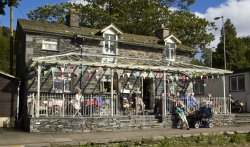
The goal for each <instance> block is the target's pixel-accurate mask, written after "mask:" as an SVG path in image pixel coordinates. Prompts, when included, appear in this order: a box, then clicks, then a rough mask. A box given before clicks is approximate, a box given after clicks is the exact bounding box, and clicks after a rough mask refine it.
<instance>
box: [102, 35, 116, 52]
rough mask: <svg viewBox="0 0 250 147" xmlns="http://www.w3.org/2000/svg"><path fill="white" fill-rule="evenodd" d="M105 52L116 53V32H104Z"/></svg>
mask: <svg viewBox="0 0 250 147" xmlns="http://www.w3.org/2000/svg"><path fill="white" fill-rule="evenodd" d="M104 42H105V45H104V52H103V53H104V54H112V55H115V54H116V48H117V36H116V35H115V34H104Z"/></svg>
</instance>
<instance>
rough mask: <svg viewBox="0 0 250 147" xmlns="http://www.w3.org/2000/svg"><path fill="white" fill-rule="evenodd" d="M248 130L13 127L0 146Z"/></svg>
mask: <svg viewBox="0 0 250 147" xmlns="http://www.w3.org/2000/svg"><path fill="white" fill-rule="evenodd" d="M237 131H238V132H245V133H248V132H249V131H250V126H247V125H242V126H223V127H214V128H199V129H191V130H180V129H173V128H154V129H147V130H136V131H135V130H133V131H123V132H95V133H47V134H45V133H27V132H22V131H18V130H14V129H2V130H1V131H0V147H3V146H12V147H13V146H15V147H19V146H20V147H27V146H30V147H31V146H32V147H33V146H37V147H40V146H49V145H50V144H69V145H76V146H77V145H79V144H82V143H86V142H95V143H105V142H109V141H122V140H124V141H125V140H131V139H132V140H135V139H136V140H139V139H142V138H153V139H164V138H165V137H173V136H186V137H188V136H191V135H194V134H195V135H199V134H201V135H208V134H212V133H224V132H228V133H233V132H237Z"/></svg>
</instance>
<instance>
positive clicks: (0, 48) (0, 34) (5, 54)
mask: <svg viewBox="0 0 250 147" xmlns="http://www.w3.org/2000/svg"><path fill="white" fill-rule="evenodd" d="M9 32H10V31H9V29H8V28H7V27H0V55H1V56H0V65H1V66H0V71H4V72H6V73H7V72H8V70H9V50H10V33H9Z"/></svg>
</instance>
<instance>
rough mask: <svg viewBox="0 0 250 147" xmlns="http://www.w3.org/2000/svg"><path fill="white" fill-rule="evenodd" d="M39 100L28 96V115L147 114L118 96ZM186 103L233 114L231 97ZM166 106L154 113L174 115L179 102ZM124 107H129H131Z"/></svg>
mask: <svg viewBox="0 0 250 147" xmlns="http://www.w3.org/2000/svg"><path fill="white" fill-rule="evenodd" d="M36 98H37V95H36V94H31V95H29V96H28V101H27V105H28V113H29V115H31V116H32V117H34V116H37V117H42V116H44V117H50V116H60V117H76V116H77V117H105V116H112V110H113V114H114V115H144V112H142V111H144V110H142V109H140V108H139V107H138V105H137V104H136V105H135V106H136V108H134V109H131V106H130V103H128V104H126V105H125V104H124V103H121V102H120V101H119V100H118V99H117V98H118V97H117V95H114V96H113V102H112V101H111V95H110V94H102V95H93V94H85V95H83V97H82V99H81V100H80V101H76V100H75V95H74V94H57V93H55V94H51V93H50V94H40V98H39V101H37V99H36ZM182 101H183V102H184V103H185V105H186V106H187V110H190V109H192V110H198V109H199V108H200V107H201V106H203V105H207V106H208V107H210V108H211V110H212V112H213V114H230V113H231V109H230V108H231V105H230V99H229V98H226V99H224V97H212V98H211V99H209V100H208V98H207V97H197V98H196V100H195V101H191V100H190V99H183V100H182ZM224 101H225V103H224ZM163 104H164V103H162V101H161V100H155V105H154V107H153V108H152V109H153V110H154V111H153V112H154V114H162V108H165V112H166V113H173V111H174V107H175V106H176V105H177V100H175V99H173V98H171V97H167V98H166V106H164V105H163ZM124 106H127V108H126V107H124ZM111 107H113V109H111ZM137 107H138V108H137ZM37 113H38V114H37ZM163 114H164V113H163Z"/></svg>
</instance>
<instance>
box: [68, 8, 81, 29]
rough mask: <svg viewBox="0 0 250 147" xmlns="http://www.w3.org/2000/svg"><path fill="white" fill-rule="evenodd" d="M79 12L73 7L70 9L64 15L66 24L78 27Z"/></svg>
mask: <svg viewBox="0 0 250 147" xmlns="http://www.w3.org/2000/svg"><path fill="white" fill-rule="evenodd" d="M79 20H80V19H79V13H78V12H77V11H76V10H75V9H71V10H70V11H69V14H68V15H67V16H66V24H67V25H68V26H70V27H79Z"/></svg>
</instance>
